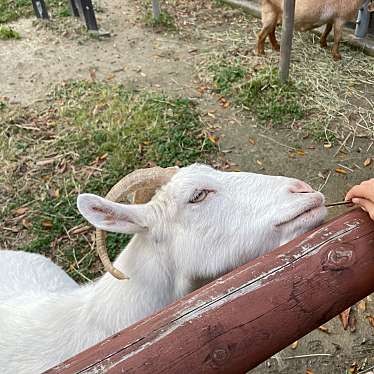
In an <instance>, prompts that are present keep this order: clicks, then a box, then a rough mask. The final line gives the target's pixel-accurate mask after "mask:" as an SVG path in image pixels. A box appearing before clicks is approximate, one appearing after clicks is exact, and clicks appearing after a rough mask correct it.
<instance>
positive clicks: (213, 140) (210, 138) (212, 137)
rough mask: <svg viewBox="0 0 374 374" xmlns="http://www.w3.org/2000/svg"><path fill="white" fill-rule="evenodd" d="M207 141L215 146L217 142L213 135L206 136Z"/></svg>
mask: <svg viewBox="0 0 374 374" xmlns="http://www.w3.org/2000/svg"><path fill="white" fill-rule="evenodd" d="M208 139H209V140H210V141H211V142H212V143H213V144H217V140H218V139H216V137H215V136H214V135H208Z"/></svg>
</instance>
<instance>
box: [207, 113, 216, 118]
mask: <svg viewBox="0 0 374 374" xmlns="http://www.w3.org/2000/svg"><path fill="white" fill-rule="evenodd" d="M208 116H209V117H212V118H216V116H215V115H214V114H213V113H211V112H208Z"/></svg>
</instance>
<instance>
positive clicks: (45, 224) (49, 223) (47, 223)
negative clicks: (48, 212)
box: [41, 219, 53, 230]
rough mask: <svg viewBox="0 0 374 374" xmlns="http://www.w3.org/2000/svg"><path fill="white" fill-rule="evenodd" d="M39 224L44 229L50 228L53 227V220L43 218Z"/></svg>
mask: <svg viewBox="0 0 374 374" xmlns="http://www.w3.org/2000/svg"><path fill="white" fill-rule="evenodd" d="M41 225H42V226H43V227H44V228H45V229H47V230H50V229H51V228H52V227H53V222H52V221H51V220H49V219H45V220H44V221H42V222H41Z"/></svg>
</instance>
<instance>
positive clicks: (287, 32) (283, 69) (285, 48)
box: [279, 0, 295, 83]
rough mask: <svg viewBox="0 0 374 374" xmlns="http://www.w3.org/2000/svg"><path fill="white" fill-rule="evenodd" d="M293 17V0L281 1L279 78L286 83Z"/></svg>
mask: <svg viewBox="0 0 374 374" xmlns="http://www.w3.org/2000/svg"><path fill="white" fill-rule="evenodd" d="M294 18H295V0H284V1H283V21H282V39H281V50H280V61H279V79H280V81H281V82H283V83H286V82H287V80H288V76H289V71H290V61H291V50H292V36H293V26H294Z"/></svg>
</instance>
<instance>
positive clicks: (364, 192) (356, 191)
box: [345, 178, 374, 220]
mask: <svg viewBox="0 0 374 374" xmlns="http://www.w3.org/2000/svg"><path fill="white" fill-rule="evenodd" d="M345 200H346V201H349V200H351V201H352V203H354V204H357V205H359V206H360V207H361V208H362V209H363V210H365V211H366V212H368V213H369V215H370V218H371V219H372V220H374V178H372V179H369V180H367V181H364V182H362V183H361V184H359V185H357V186H354V187H352V188H351V189H350V190H349V191H348V193H347V195H346V197H345Z"/></svg>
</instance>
